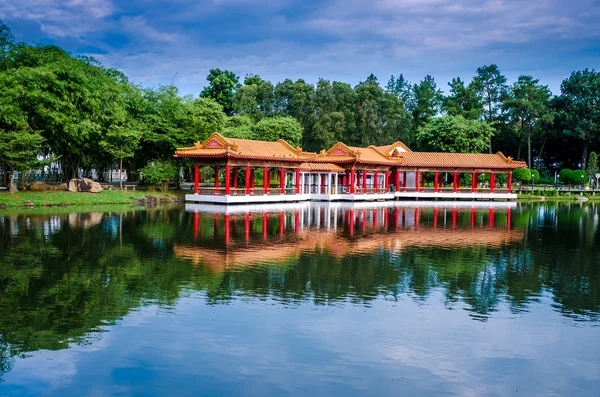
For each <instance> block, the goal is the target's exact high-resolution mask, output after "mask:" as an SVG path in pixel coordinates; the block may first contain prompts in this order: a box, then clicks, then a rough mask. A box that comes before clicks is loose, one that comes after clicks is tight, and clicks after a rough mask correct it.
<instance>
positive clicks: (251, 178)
mask: <svg viewBox="0 0 600 397" xmlns="http://www.w3.org/2000/svg"><path fill="white" fill-rule="evenodd" d="M250 188H251V189H254V168H252V169H251V170H250Z"/></svg>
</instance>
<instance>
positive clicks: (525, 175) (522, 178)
mask: <svg viewBox="0 0 600 397" xmlns="http://www.w3.org/2000/svg"><path fill="white" fill-rule="evenodd" d="M513 178H514V179H515V180H517V181H519V182H530V181H531V170H530V169H529V168H518V169H516V170H514V171H513Z"/></svg>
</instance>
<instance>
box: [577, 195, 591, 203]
mask: <svg viewBox="0 0 600 397" xmlns="http://www.w3.org/2000/svg"><path fill="white" fill-rule="evenodd" d="M588 200H589V199H588V198H587V197H583V196H577V197H575V201H581V202H585V201H588Z"/></svg>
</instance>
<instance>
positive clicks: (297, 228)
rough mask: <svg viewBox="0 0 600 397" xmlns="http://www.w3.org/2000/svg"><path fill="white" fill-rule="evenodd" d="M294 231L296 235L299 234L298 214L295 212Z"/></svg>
mask: <svg viewBox="0 0 600 397" xmlns="http://www.w3.org/2000/svg"><path fill="white" fill-rule="evenodd" d="M294 231H295V232H296V234H298V233H300V212H299V211H296V213H295V214H294Z"/></svg>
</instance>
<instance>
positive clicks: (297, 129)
mask: <svg viewBox="0 0 600 397" xmlns="http://www.w3.org/2000/svg"><path fill="white" fill-rule="evenodd" d="M252 131H253V132H254V134H255V135H256V137H257V138H258V139H260V140H263V141H276V140H278V139H283V140H284V141H286V142H287V143H289V144H290V145H292V146H297V145H299V144H300V141H301V139H302V126H301V125H300V123H298V122H297V121H296V120H295V119H293V118H292V117H272V118H266V119H262V120H261V121H259V122H258V123H256V125H255V126H254V127H253V128H252Z"/></svg>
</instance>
